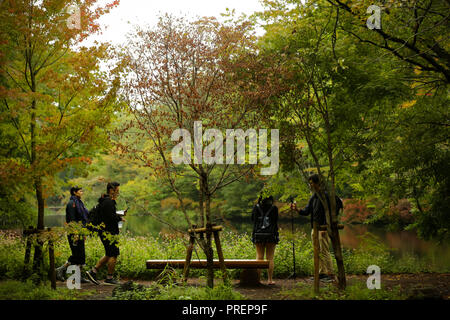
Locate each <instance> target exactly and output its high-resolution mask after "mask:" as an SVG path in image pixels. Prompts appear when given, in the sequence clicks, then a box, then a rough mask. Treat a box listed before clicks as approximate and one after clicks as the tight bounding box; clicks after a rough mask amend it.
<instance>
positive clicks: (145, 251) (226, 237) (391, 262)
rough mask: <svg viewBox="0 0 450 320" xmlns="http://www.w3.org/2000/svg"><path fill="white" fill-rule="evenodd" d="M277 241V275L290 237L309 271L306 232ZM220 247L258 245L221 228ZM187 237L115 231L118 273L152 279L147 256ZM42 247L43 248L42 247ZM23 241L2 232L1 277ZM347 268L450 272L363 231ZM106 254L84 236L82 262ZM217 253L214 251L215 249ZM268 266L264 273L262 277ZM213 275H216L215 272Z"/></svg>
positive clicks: (245, 250) (174, 251) (228, 251)
mask: <svg viewBox="0 0 450 320" xmlns="http://www.w3.org/2000/svg"><path fill="white" fill-rule="evenodd" d="M280 239H281V241H280V243H279V244H278V245H277V247H276V250H275V258H274V259H275V261H274V262H275V269H274V277H275V278H284V277H287V276H288V275H290V274H291V273H292V272H293V262H292V261H293V260H292V240H294V242H295V243H294V244H295V255H296V256H295V259H296V273H297V274H298V275H299V276H308V275H312V274H313V251H312V245H311V239H310V236H309V235H306V234H305V233H303V232H298V233H295V234H294V236H292V234H291V233H290V232H287V231H284V230H281V231H280ZM221 243H222V249H223V253H224V256H225V258H227V259H255V258H256V249H255V247H254V245H253V244H252V242H251V241H250V237H249V236H248V235H246V234H245V235H239V234H236V233H233V232H224V233H223V234H222V235H221ZM187 244H188V239H187V237H186V238H183V237H180V236H171V237H169V236H162V235H161V236H159V237H151V236H147V237H143V236H131V235H130V234H123V235H120V236H119V248H120V256H119V258H118V261H117V265H116V271H117V275H118V276H120V277H122V278H128V279H142V280H145V279H147V280H150V279H156V278H157V277H158V276H159V274H160V271H159V270H148V269H146V265H145V261H146V260H150V259H184V258H185V255H186V245H187ZM44 252H45V251H44ZM24 254H25V243H24V241H22V240H21V239H20V238H18V237H9V236H8V237H7V236H5V235H3V234H2V235H0V275H2V276H1V279H21V278H22V271H23V260H24ZM70 254H71V253H70V248H69V245H68V243H67V240H66V238H65V237H61V238H60V240H59V241H57V242H56V245H55V260H56V265H57V266H60V265H62V264H63V263H64V262H65V261H66V260H67V258H68V257H69V256H70ZM343 254H344V263H345V270H346V272H347V273H349V274H366V270H367V267H368V266H369V265H373V264H375V265H377V266H379V267H380V268H381V270H382V273H383V274H386V273H400V272H401V273H414V272H450V269H448V268H447V269H446V268H444V269H442V268H440V269H438V268H437V267H436V266H435V265H434V264H433V258H432V257H429V258H419V257H417V256H414V255H412V254H405V255H403V256H400V257H399V256H398V255H397V254H396V252H394V251H392V250H389V249H388V248H387V247H386V246H384V245H382V244H381V241H380V240H379V239H378V238H376V237H375V236H373V235H371V234H366V235H365V236H364V237H363V239H362V241H361V244H360V246H359V247H358V248H357V249H354V250H349V249H345V250H344V251H343ZM103 255H104V249H103V245H102V244H101V242H100V239H99V238H98V237H88V238H87V240H86V265H87V266H88V267H90V266H93V265H95V263H96V262H97V261H98V259H100V258H101V257H102V256H103ZM214 256H215V257H217V253H214ZM205 258H206V257H205V255H204V253H203V251H202V250H200V248H198V247H197V248H196V250H195V251H194V253H193V256H192V259H205ZM45 261H46V262H45V268H46V269H47V268H48V262H47V261H48V258H47V256H46V258H45ZM239 272H240V270H237V269H236V270H228V274H229V276H230V277H231V278H233V279H238V278H239ZM266 272H267V271H266V270H265V271H264V272H263V277H265V276H266ZM190 275H191V276H192V277H203V276H205V275H206V270H203V269H192V270H191V272H190ZM105 276H106V269H105V268H103V269H102V270H101V271H100V273H99V278H100V279H101V278H102V277H105ZM216 278H220V274H219V271H216Z"/></svg>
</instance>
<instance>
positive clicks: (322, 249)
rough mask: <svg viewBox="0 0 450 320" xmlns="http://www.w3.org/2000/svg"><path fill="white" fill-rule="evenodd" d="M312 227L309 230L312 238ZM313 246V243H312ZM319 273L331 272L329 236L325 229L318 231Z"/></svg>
mask: <svg viewBox="0 0 450 320" xmlns="http://www.w3.org/2000/svg"><path fill="white" fill-rule="evenodd" d="M313 237H314V229H312V230H311V239H314V238H313ZM313 246H314V243H313ZM319 273H320V274H333V262H332V261H331V254H330V237H329V236H328V232H327V231H319Z"/></svg>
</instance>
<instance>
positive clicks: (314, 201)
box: [291, 174, 343, 282]
mask: <svg viewBox="0 0 450 320" xmlns="http://www.w3.org/2000/svg"><path fill="white" fill-rule="evenodd" d="M308 182H309V185H310V188H311V190H312V191H313V192H314V194H313V195H312V196H311V198H310V199H309V201H308V204H307V206H306V207H305V209H301V210H298V209H297V207H296V204H295V203H292V204H291V209H292V210H294V211H297V212H298V213H299V214H300V215H303V216H307V215H310V216H311V229H312V231H311V239H313V236H314V229H313V222H314V221H315V222H317V223H318V224H319V225H326V224H327V220H326V216H325V208H324V206H323V204H322V202H321V201H320V199H319V196H318V195H317V194H318V192H319V191H320V182H319V175H318V174H313V175H312V176H310V177H309V179H308ZM325 197H326V200H327V204H328V208H331V204H330V198H329V196H328V194H327V193H326V192H325ZM342 208H343V204H342V200H341V199H340V198H339V197H337V196H336V212H339V210H340V209H342ZM319 278H320V279H321V280H322V281H325V282H329V281H333V279H334V273H333V262H332V260H331V255H330V237H329V235H328V231H319Z"/></svg>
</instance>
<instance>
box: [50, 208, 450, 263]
mask: <svg viewBox="0 0 450 320" xmlns="http://www.w3.org/2000/svg"><path fill="white" fill-rule="evenodd" d="M126 219H127V221H126V222H124V223H123V226H122V229H121V232H129V233H131V234H132V235H136V236H148V235H152V236H158V234H159V233H160V232H161V231H162V232H171V229H170V228H169V227H168V226H166V225H164V224H162V223H160V222H158V221H156V220H155V219H154V218H152V217H151V216H127V217H126ZM64 221H65V216H64V215H47V216H45V220H44V222H45V226H47V227H56V226H62V225H63V224H64ZM218 224H221V225H222V226H223V227H224V230H225V231H226V230H230V231H234V232H237V233H241V234H242V233H247V234H251V231H252V223H251V221H250V218H249V219H248V220H245V219H238V220H228V221H221V222H218ZM293 224H294V230H295V231H296V232H297V231H303V232H305V233H306V234H307V235H309V234H310V233H311V227H310V224H309V222H308V221H307V220H306V219H304V218H302V217H297V218H295V219H294V223H293ZM278 225H279V228H280V229H284V230H288V231H291V230H292V220H290V219H287V220H282V221H279V223H278ZM367 232H370V233H371V234H373V235H375V236H376V237H377V238H378V239H379V241H381V242H382V243H384V244H385V245H386V246H387V247H388V248H391V249H393V250H392V254H393V255H394V256H397V257H401V256H404V255H414V256H417V257H419V258H423V259H425V260H427V261H430V262H431V263H433V264H434V265H436V266H440V267H442V268H443V270H444V269H445V270H448V269H449V268H450V244H448V243H441V244H438V243H436V242H434V241H424V240H422V239H419V238H418V237H417V235H416V233H415V232H414V231H389V230H386V229H384V228H380V227H374V226H367V225H345V227H344V229H343V230H341V231H340V236H341V243H342V246H343V248H349V249H350V248H357V247H358V245H359V244H360V243H361V240H362V239H361V236H362V235H364V234H366V233H367Z"/></svg>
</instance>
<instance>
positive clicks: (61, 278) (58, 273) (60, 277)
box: [55, 266, 66, 282]
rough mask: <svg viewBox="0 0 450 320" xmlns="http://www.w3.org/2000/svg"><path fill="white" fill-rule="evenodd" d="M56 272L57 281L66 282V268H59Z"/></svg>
mask: <svg viewBox="0 0 450 320" xmlns="http://www.w3.org/2000/svg"><path fill="white" fill-rule="evenodd" d="M55 271H56V280H58V281H62V282H64V281H66V278H64V273H65V271H66V268H64V266H62V267H59V268H57V269H56V270H55Z"/></svg>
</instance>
